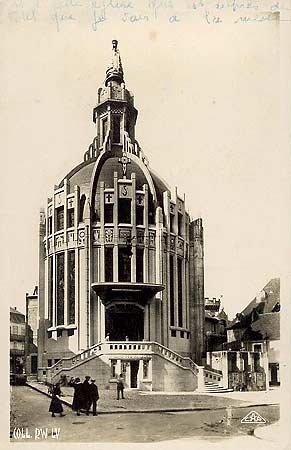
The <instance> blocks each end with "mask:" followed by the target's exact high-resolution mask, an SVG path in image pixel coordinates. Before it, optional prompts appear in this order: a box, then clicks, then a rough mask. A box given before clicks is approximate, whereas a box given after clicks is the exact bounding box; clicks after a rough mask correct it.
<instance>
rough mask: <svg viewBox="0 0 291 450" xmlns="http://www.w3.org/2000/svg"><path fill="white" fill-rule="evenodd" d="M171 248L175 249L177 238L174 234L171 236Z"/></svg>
mask: <svg viewBox="0 0 291 450" xmlns="http://www.w3.org/2000/svg"><path fill="white" fill-rule="evenodd" d="M170 250H173V251H174V250H175V238H174V236H171V237H170Z"/></svg>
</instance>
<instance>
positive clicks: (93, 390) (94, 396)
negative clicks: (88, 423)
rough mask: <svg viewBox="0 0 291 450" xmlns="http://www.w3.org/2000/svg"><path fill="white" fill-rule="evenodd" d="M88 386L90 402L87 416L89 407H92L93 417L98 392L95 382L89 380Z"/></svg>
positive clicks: (95, 410)
mask: <svg viewBox="0 0 291 450" xmlns="http://www.w3.org/2000/svg"><path fill="white" fill-rule="evenodd" d="M89 386H90V401H89V404H88V410H87V413H88V414H89V410H90V408H91V405H93V416H97V401H98V400H99V392H98V387H97V386H96V384H95V380H91V383H90V385H89Z"/></svg>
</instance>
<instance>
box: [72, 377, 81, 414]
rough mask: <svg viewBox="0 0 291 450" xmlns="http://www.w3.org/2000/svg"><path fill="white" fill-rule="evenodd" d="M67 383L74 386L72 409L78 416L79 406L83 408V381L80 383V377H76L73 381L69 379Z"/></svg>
mask: <svg viewBox="0 0 291 450" xmlns="http://www.w3.org/2000/svg"><path fill="white" fill-rule="evenodd" d="M69 384H70V386H72V387H73V388H74V397H73V404H72V410H73V411H76V412H77V416H79V415H80V410H81V408H84V393H83V383H81V380H80V378H76V379H75V380H74V381H70V383H69Z"/></svg>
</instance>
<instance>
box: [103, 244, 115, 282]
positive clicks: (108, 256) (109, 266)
mask: <svg viewBox="0 0 291 450" xmlns="http://www.w3.org/2000/svg"><path fill="white" fill-rule="evenodd" d="M105 281H109V282H111V281H113V248H112V247H105Z"/></svg>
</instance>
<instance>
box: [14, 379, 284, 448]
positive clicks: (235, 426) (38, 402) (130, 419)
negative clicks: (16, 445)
mask: <svg viewBox="0 0 291 450" xmlns="http://www.w3.org/2000/svg"><path fill="white" fill-rule="evenodd" d="M150 398H154V396H152V397H150ZM173 398H174V397H173ZM208 398H209V397H208ZM116 401H117V400H116ZM122 403H123V401H120V406H122ZM49 404H50V398H49V397H47V396H45V395H43V394H41V393H39V392H36V391H34V390H32V389H31V388H29V387H27V386H14V387H13V388H12V399H11V441H12V442H16V441H18V442H19V441H21V442H24V441H25V442H31V441H33V442H35V441H38V442H40V441H44V440H45V441H49V442H51V441H54V442H56V441H59V442H87V443H88V442H100V443H106V442H113V443H114V442H115V443H117V442H119V443H125V442H130V443H150V442H155V443H157V442H160V443H163V442H165V441H172V440H173V439H174V440H176V441H175V442H176V443H178V442H180V440H181V439H182V441H183V446H184V443H185V444H187V443H189V442H190V441H191V440H193V439H195V440H197V439H202V442H206V441H207V442H209V443H211V442H221V440H223V441H224V442H225V443H226V442H227V440H229V439H230V440H235V439H237V438H244V439H247V440H248V441H249V440H250V442H251V443H253V442H254V441H259V440H258V439H257V438H256V437H254V436H253V432H254V429H255V428H256V427H260V426H262V425H255V424H242V423H241V419H242V418H243V417H244V416H245V415H246V414H247V413H248V412H250V411H251V410H252V409H253V408H252V407H251V406H248V407H246V406H244V407H242V406H240V405H237V407H234V408H233V409H232V418H231V422H230V424H227V421H226V409H216V410H205V411H199V410H198V411H176V412H159V413H152V414H136V413H127V414H118V413H115V414H110V413H109V411H108V413H107V414H100V415H98V416H97V417H93V416H92V415H90V416H86V415H84V414H82V415H81V416H79V417H78V416H76V415H75V413H74V412H72V411H71V408H70V407H67V406H64V413H65V414H66V416H65V417H59V416H57V417H55V418H52V417H51V415H50V413H49V412H48V409H49ZM226 406H227V404H226V405H225V407H226ZM255 410H256V411H257V412H258V413H259V414H260V415H261V416H263V417H264V418H265V419H266V420H267V423H268V424H271V423H274V422H276V421H277V420H278V419H279V405H266V406H258V407H256V408H255ZM251 435H252V436H251ZM25 436H28V437H25ZM185 439H186V441H185V442H184V440H185ZM187 439H188V440H187ZM189 440H190V441H189ZM248 448H251V447H250V445H249V444H248ZM256 448H258V447H256ZM270 448H271V447H270Z"/></svg>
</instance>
